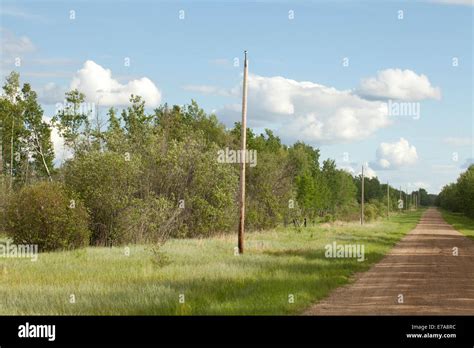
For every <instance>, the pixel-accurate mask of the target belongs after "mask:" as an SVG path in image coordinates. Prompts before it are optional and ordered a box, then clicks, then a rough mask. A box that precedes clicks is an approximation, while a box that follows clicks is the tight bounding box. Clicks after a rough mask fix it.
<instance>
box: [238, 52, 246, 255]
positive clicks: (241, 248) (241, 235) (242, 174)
mask: <svg viewBox="0 0 474 348" xmlns="http://www.w3.org/2000/svg"><path fill="white" fill-rule="evenodd" d="M247 75H248V62H247V51H244V81H243V86H242V129H241V132H242V133H241V136H240V137H241V150H242V151H241V156H240V158H241V163H240V202H239V208H240V219H239V232H238V247H239V254H243V253H244V231H245V162H246V159H247V155H246V152H247V151H246V147H247V144H246V143H247Z"/></svg>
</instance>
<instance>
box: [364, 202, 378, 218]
mask: <svg viewBox="0 0 474 348" xmlns="http://www.w3.org/2000/svg"><path fill="white" fill-rule="evenodd" d="M377 215H378V210H377V206H376V205H375V204H373V203H366V204H364V219H365V221H372V220H374V219H375V218H377Z"/></svg>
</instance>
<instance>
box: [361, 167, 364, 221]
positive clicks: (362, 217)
mask: <svg viewBox="0 0 474 348" xmlns="http://www.w3.org/2000/svg"><path fill="white" fill-rule="evenodd" d="M360 224H361V225H363V224H364V166H362V190H361V197H360Z"/></svg>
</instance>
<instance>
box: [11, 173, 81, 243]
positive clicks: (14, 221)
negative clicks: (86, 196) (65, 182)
mask: <svg viewBox="0 0 474 348" xmlns="http://www.w3.org/2000/svg"><path fill="white" fill-rule="evenodd" d="M5 218H6V232H7V234H8V236H9V237H11V238H12V239H13V242H14V243H16V244H37V245H38V249H39V250H41V251H49V250H57V249H73V248H79V247H83V246H86V245H88V244H89V230H88V223H89V216H88V214H87V211H86V209H85V208H84V205H83V204H82V202H81V201H80V200H79V199H78V198H77V197H75V196H74V195H73V194H71V193H70V192H68V191H66V190H65V189H64V188H63V186H62V185H61V184H58V183H47V182H42V183H38V184H35V185H33V186H27V187H24V188H23V189H21V190H20V191H19V192H18V193H17V194H16V195H15V196H13V197H11V199H10V200H9V202H8V205H7V207H6V212H5Z"/></svg>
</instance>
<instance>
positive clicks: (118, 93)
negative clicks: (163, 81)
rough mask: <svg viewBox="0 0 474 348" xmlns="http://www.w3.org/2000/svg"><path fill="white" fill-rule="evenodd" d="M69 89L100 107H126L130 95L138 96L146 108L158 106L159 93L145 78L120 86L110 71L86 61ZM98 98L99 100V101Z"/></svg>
mask: <svg viewBox="0 0 474 348" xmlns="http://www.w3.org/2000/svg"><path fill="white" fill-rule="evenodd" d="M70 88H71V89H78V90H79V91H81V92H82V93H84V94H85V95H86V100H87V101H89V102H97V101H99V102H100V105H105V106H114V105H128V104H129V100H130V95H131V94H134V95H140V96H141V97H143V99H144V100H145V102H146V105H147V106H150V107H155V106H158V105H159V104H160V101H161V92H160V90H159V89H158V88H157V87H156V85H155V84H154V83H153V82H152V81H151V80H150V79H149V78H147V77H142V78H140V79H136V80H131V81H129V82H128V83H127V84H122V83H120V82H119V81H118V80H116V79H114V78H113V77H112V71H111V70H110V69H105V68H103V67H102V66H100V65H99V64H97V63H95V62H93V61H92V60H88V61H86V62H85V63H84V66H83V67H82V69H80V70H78V71H77V72H76V74H75V75H74V77H73V79H72V81H71V85H70ZM99 98H100V100H99Z"/></svg>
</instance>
